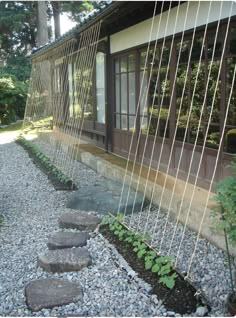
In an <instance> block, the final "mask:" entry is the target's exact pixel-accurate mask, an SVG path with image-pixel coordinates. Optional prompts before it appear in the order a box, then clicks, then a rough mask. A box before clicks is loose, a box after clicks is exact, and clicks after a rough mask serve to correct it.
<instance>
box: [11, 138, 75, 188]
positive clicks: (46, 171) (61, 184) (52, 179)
mask: <svg viewBox="0 0 236 318" xmlns="http://www.w3.org/2000/svg"><path fill="white" fill-rule="evenodd" d="M16 143H17V144H18V145H20V146H21V147H23V148H24V149H25V150H26V151H27V153H28V155H29V157H30V158H31V159H32V160H33V163H34V164H35V165H36V166H37V167H38V168H39V169H40V170H41V171H42V172H43V173H44V174H46V175H47V177H48V179H49V180H50V182H51V183H52V185H53V186H54V188H55V190H58V191H59V190H61V191H73V190H77V187H76V185H75V184H74V183H73V182H72V180H69V181H68V182H62V181H60V180H59V179H58V178H57V176H56V175H55V174H54V173H53V172H52V171H51V170H49V168H48V167H47V166H45V165H44V164H43V162H42V161H41V160H40V159H39V158H37V157H36V156H35V154H34V153H32V151H30V148H28V147H27V146H26V145H24V144H23V143H21V142H20V141H19V140H16Z"/></svg>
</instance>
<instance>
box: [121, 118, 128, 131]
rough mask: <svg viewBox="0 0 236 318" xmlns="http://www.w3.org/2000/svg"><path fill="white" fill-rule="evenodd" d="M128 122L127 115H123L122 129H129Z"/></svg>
mask: <svg viewBox="0 0 236 318" xmlns="http://www.w3.org/2000/svg"><path fill="white" fill-rule="evenodd" d="M127 128H128V122H127V115H121V129H122V130H127Z"/></svg>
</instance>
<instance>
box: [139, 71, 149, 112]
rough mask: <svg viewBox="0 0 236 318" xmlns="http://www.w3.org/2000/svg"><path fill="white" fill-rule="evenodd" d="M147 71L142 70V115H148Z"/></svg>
mask: <svg viewBox="0 0 236 318" xmlns="http://www.w3.org/2000/svg"><path fill="white" fill-rule="evenodd" d="M147 81H148V78H147V72H145V73H144V72H140V85H141V83H143V85H142V87H141V88H142V89H141V92H140V94H141V96H140V116H142V115H143V114H144V115H147V105H148V101H147V96H146V95H147V84H148V83H147Z"/></svg>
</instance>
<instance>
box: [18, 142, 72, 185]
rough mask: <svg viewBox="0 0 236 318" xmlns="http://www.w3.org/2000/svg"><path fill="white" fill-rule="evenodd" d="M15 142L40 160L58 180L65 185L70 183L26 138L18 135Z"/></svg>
mask: <svg viewBox="0 0 236 318" xmlns="http://www.w3.org/2000/svg"><path fill="white" fill-rule="evenodd" d="M17 142H18V143H19V144H21V145H23V146H24V147H25V148H26V149H28V150H29V151H30V152H31V153H32V154H33V155H34V156H35V157H36V158H37V159H38V160H39V161H40V162H41V164H42V165H43V166H44V167H45V168H46V169H47V171H48V172H49V173H51V174H52V175H53V176H54V177H56V178H57V180H58V181H60V182H61V183H63V184H67V185H69V184H70V183H71V184H72V181H71V180H70V178H68V177H67V176H66V175H65V174H64V173H63V172H62V171H60V170H59V169H58V168H57V167H55V166H54V164H53V163H52V162H51V160H50V159H49V158H48V157H47V156H46V155H45V154H44V153H42V152H41V151H40V150H39V149H38V147H37V146H36V145H35V144H33V143H32V142H31V141H29V140H26V139H25V138H24V137H23V136H19V137H18V139H17Z"/></svg>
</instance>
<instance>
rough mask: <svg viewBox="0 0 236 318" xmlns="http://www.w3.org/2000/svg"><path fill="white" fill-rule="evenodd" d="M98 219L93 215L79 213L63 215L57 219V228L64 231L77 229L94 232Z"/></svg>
mask: <svg viewBox="0 0 236 318" xmlns="http://www.w3.org/2000/svg"><path fill="white" fill-rule="evenodd" d="M99 223H100V219H99V218H98V217H96V216H94V215H91V214H88V213H81V212H72V213H66V214H63V215H62V216H61V217H60V219H59V226H60V227H61V228H64V229H77V230H80V231H94V230H95V229H96V227H97V226H98V224H99Z"/></svg>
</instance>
